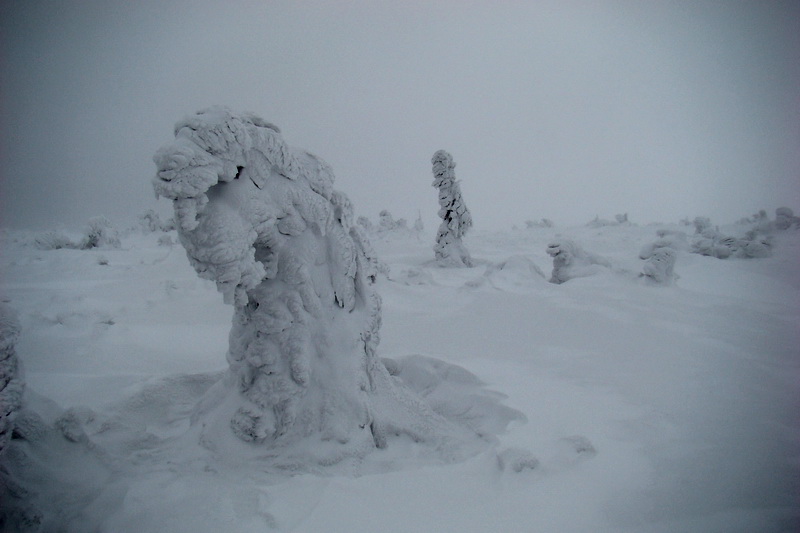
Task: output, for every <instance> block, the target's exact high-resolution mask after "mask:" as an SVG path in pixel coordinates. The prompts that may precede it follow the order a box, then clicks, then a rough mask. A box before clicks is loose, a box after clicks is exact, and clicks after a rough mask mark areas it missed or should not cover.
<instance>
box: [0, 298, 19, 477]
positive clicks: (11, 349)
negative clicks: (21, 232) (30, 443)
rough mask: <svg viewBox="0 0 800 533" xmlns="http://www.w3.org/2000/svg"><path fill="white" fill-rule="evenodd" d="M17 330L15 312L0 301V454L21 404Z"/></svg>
mask: <svg viewBox="0 0 800 533" xmlns="http://www.w3.org/2000/svg"><path fill="white" fill-rule="evenodd" d="M19 330H20V326H19V321H18V320H17V315H16V313H15V312H14V311H13V310H12V309H11V308H10V307H9V306H7V305H6V304H4V303H0V456H2V453H3V450H4V449H5V447H6V445H7V444H8V441H9V440H10V439H11V432H12V431H13V429H14V418H15V417H16V415H17V412H18V411H19V409H20V406H21V405H22V392H23V389H24V383H23V381H22V377H21V375H20V371H19V363H18V362H17V354H16V344H17V340H18V338H19ZM1 474H2V471H1V470H0V475H1Z"/></svg>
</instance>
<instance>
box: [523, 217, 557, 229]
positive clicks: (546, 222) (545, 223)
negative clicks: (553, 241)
mask: <svg viewBox="0 0 800 533" xmlns="http://www.w3.org/2000/svg"><path fill="white" fill-rule="evenodd" d="M553 226H554V224H553V221H552V220H550V219H549V218H543V219H541V220H539V221H538V222H537V221H534V220H526V221H525V227H526V228H528V229H533V228H552V227H553Z"/></svg>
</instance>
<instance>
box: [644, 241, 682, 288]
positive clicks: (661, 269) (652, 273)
mask: <svg viewBox="0 0 800 533" xmlns="http://www.w3.org/2000/svg"><path fill="white" fill-rule="evenodd" d="M672 244H673V241H672V240H671V239H667V238H661V239H658V240H657V241H655V242H653V243H651V244H649V245H647V246H645V247H644V248H642V251H641V252H639V258H640V259H644V260H645V262H644V265H642V273H641V276H642V277H644V278H646V279H647V280H649V281H651V282H653V283H657V284H659V285H669V284H671V283H672V282H673V281H675V279H676V278H677V277H676V276H675V262H676V261H677V259H678V252H676V251H675V249H674V248H673V247H672Z"/></svg>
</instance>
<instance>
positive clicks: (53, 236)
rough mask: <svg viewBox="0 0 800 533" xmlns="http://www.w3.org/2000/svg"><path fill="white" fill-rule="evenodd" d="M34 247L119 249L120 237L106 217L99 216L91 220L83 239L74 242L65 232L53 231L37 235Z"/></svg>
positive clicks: (48, 248) (51, 248)
mask: <svg viewBox="0 0 800 533" xmlns="http://www.w3.org/2000/svg"><path fill="white" fill-rule="evenodd" d="M34 245H35V246H36V247H37V248H39V249H40V250H59V249H62V248H69V249H73V250H90V249H92V248H119V247H120V235H119V231H118V230H117V228H116V227H115V226H114V224H112V223H111V222H110V221H109V220H108V219H107V218H106V217H104V216H99V217H93V218H91V219H89V223H88V225H87V228H86V230H85V232H84V235H83V237H81V238H80V239H79V240H77V241H74V240H72V239H71V238H70V237H69V236H68V235H67V234H66V233H64V232H63V231H60V230H51V231H48V232H45V233H42V234H41V235H37V236H36V238H35V239H34Z"/></svg>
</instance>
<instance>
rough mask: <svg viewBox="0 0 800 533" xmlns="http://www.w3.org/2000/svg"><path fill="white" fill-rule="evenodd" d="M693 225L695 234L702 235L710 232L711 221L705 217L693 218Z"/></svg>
mask: <svg viewBox="0 0 800 533" xmlns="http://www.w3.org/2000/svg"><path fill="white" fill-rule="evenodd" d="M693 224H694V232H695V233H698V234H702V233H705V232H706V231H708V230H711V219H709V218H707V217H695V219H694V222H693Z"/></svg>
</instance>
